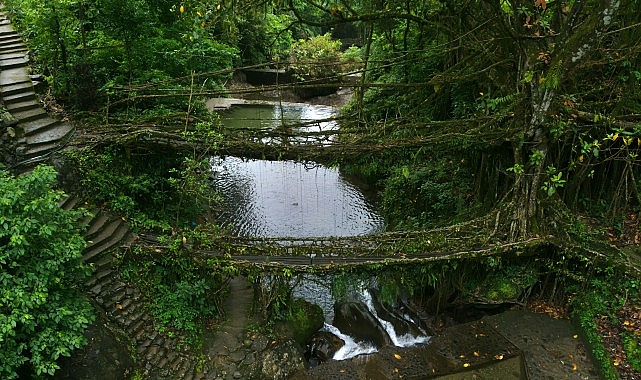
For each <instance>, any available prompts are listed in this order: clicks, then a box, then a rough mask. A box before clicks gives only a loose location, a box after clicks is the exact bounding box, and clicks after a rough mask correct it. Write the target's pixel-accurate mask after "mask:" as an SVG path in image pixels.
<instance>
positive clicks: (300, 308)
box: [290, 298, 325, 346]
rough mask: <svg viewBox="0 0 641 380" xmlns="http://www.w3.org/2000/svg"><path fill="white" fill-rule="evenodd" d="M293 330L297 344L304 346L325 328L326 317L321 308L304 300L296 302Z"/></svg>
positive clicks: (292, 323) (294, 304)
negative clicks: (315, 333)
mask: <svg viewBox="0 0 641 380" xmlns="http://www.w3.org/2000/svg"><path fill="white" fill-rule="evenodd" d="M292 310H293V313H292V318H291V322H290V323H291V329H292V335H293V338H294V340H295V341H296V343H298V344H300V345H301V346H303V345H304V344H305V342H307V341H308V340H309V338H310V337H311V336H312V334H314V332H315V331H318V330H319V329H320V328H321V327H323V323H324V322H325V316H324V315H323V309H321V307H320V306H318V305H316V304H313V303H311V302H307V301H305V300H304V299H302V298H297V299H295V300H294V303H293V306H292Z"/></svg>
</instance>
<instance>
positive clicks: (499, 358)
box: [494, 354, 503, 360]
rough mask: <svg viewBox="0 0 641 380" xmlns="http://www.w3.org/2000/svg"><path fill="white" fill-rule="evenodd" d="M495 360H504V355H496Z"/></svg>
mask: <svg viewBox="0 0 641 380" xmlns="http://www.w3.org/2000/svg"><path fill="white" fill-rule="evenodd" d="M494 359H496V360H503V355H501V354H499V355H494Z"/></svg>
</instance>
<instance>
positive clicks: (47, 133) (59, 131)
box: [25, 123, 74, 147]
mask: <svg viewBox="0 0 641 380" xmlns="http://www.w3.org/2000/svg"><path fill="white" fill-rule="evenodd" d="M73 130H74V128H73V126H72V125H71V124H68V123H50V124H46V126H43V127H42V128H41V129H39V130H38V133H33V134H29V135H26V136H25V137H26V140H27V146H30V147H31V146H36V145H41V144H49V143H51V142H63V141H64V140H65V139H66V138H67V137H68V136H69V135H70V134H71V133H72V132H73Z"/></svg>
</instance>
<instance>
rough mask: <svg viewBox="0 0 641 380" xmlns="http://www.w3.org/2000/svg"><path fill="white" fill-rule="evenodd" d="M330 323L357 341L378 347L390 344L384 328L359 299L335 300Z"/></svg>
mask: <svg viewBox="0 0 641 380" xmlns="http://www.w3.org/2000/svg"><path fill="white" fill-rule="evenodd" d="M332 324H333V325H334V326H335V327H336V328H337V329H339V330H340V331H341V332H342V333H343V334H345V335H349V336H351V337H352V338H354V340H355V341H357V342H367V343H371V344H372V345H373V346H375V347H378V348H380V347H383V346H386V345H391V344H392V340H391V339H390V337H389V335H388V334H387V331H385V328H383V326H381V324H380V323H379V321H378V320H377V319H376V317H375V316H374V315H372V313H371V312H370V311H369V309H368V308H367V306H366V305H365V304H363V303H362V302H360V301H345V302H337V303H336V304H335V305H334V322H333V323H332Z"/></svg>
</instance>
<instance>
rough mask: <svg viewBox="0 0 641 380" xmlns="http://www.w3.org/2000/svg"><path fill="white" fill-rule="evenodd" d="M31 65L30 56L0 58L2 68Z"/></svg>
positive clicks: (0, 67)
mask: <svg viewBox="0 0 641 380" xmlns="http://www.w3.org/2000/svg"><path fill="white" fill-rule="evenodd" d="M27 65H29V58H24V57H23V58H7V59H0V69H1V70H5V69H11V68H14V67H26V66H27Z"/></svg>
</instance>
